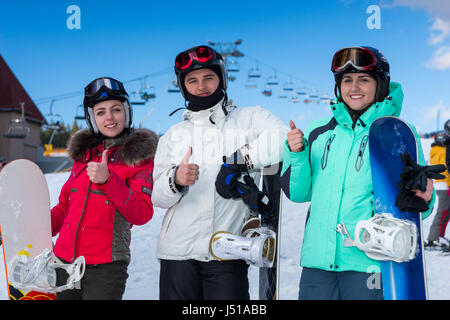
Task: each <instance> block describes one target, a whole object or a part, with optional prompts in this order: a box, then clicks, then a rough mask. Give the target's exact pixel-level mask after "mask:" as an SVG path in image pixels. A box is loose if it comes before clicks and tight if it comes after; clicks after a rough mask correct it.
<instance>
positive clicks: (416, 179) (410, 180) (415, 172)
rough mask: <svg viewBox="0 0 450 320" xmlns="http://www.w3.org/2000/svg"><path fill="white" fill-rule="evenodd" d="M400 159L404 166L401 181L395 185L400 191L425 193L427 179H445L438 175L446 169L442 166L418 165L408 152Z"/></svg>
mask: <svg viewBox="0 0 450 320" xmlns="http://www.w3.org/2000/svg"><path fill="white" fill-rule="evenodd" d="M401 159H402V162H403V164H404V165H405V166H404V167H403V171H402V173H401V174H400V178H401V181H400V182H399V183H398V185H397V186H398V188H399V189H400V190H420V191H422V192H425V191H426V190H427V178H430V179H445V176H444V175H442V174H440V173H441V172H444V171H445V170H446V167H445V166H444V165H442V164H438V165H434V166H421V165H418V164H417V163H416V161H414V159H413V158H412V157H411V155H410V154H409V152H408V151H405V152H404V153H403V154H402V155H401Z"/></svg>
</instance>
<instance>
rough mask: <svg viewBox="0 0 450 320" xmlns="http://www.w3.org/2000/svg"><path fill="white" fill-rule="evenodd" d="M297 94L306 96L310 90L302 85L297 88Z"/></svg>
mask: <svg viewBox="0 0 450 320" xmlns="http://www.w3.org/2000/svg"><path fill="white" fill-rule="evenodd" d="M297 94H298V95H299V96H300V97H305V96H306V95H307V94H308V92H306V89H305V87H304V86H301V87H300V88H299V89H298V90H297Z"/></svg>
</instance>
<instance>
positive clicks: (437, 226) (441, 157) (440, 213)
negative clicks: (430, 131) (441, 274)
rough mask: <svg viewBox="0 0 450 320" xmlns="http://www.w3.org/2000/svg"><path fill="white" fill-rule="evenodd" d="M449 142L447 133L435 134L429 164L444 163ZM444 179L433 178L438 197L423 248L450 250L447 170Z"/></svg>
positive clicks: (448, 179) (449, 199) (449, 183)
mask: <svg viewBox="0 0 450 320" xmlns="http://www.w3.org/2000/svg"><path fill="white" fill-rule="evenodd" d="M449 122H450V120H448V121H447V122H446V125H445V126H444V128H446V127H447V126H448V125H449ZM449 143H450V136H449V135H448V133H445V134H444V135H436V137H435V140H434V142H433V143H432V144H431V149H430V165H437V164H443V165H446V158H447V157H448V156H447V152H448V145H449ZM443 174H444V175H445V178H444V179H439V180H434V188H435V190H436V195H437V197H438V205H437V209H436V214H435V216H434V218H433V222H432V224H431V227H430V233H429V234H428V238H427V241H426V243H425V248H428V249H438V248H443V249H445V250H450V246H449V245H450V243H449V241H448V240H447V239H446V238H445V231H446V227H447V224H448V221H449V219H450V214H449V213H450V212H449V209H450V196H449V194H448V193H449V186H450V176H449V173H448V166H447V170H446V171H445V172H444V173H443Z"/></svg>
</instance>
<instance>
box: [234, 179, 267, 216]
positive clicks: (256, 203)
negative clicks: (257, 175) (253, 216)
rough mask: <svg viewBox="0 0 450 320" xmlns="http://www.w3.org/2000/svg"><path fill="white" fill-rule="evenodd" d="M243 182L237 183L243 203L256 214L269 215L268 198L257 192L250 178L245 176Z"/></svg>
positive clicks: (257, 189) (256, 187)
mask: <svg viewBox="0 0 450 320" xmlns="http://www.w3.org/2000/svg"><path fill="white" fill-rule="evenodd" d="M244 181H245V183H242V182H240V181H237V190H238V192H239V193H240V195H241V198H242V200H244V203H245V204H246V205H247V206H248V207H249V208H250V209H251V210H253V211H255V212H257V213H260V214H263V215H269V214H270V213H271V212H272V202H271V201H270V199H269V197H268V196H267V195H266V194H265V193H264V192H261V191H259V188H258V186H257V185H256V184H255V181H254V180H253V178H252V177H251V176H249V175H245V176H244Z"/></svg>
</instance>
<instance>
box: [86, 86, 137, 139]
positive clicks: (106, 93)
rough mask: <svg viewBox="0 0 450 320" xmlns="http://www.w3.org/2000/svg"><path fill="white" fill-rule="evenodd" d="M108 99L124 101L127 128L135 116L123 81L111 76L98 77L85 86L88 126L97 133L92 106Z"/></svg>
mask: <svg viewBox="0 0 450 320" xmlns="http://www.w3.org/2000/svg"><path fill="white" fill-rule="evenodd" d="M107 100H119V101H121V102H122V103H123V106H124V108H125V128H130V127H131V124H132V120H133V116H132V109H131V105H130V102H129V100H128V93H127V92H126V90H125V87H124V86H123V84H122V82H120V81H118V80H116V79H113V78H109V77H101V78H97V79H95V80H93V81H92V82H91V83H89V84H88V85H87V86H86V88H84V100H83V105H84V117H85V119H86V123H87V125H88V127H89V128H90V129H91V130H92V131H94V132H95V133H98V128H97V125H96V124H95V121H94V114H93V112H92V108H93V107H94V106H95V105H96V104H97V103H99V102H103V101H107Z"/></svg>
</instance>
